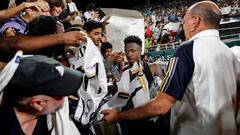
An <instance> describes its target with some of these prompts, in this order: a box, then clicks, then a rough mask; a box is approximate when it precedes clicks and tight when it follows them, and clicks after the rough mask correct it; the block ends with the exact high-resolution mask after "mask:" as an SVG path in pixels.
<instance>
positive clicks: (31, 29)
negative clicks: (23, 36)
mask: <svg viewBox="0 0 240 135" xmlns="http://www.w3.org/2000/svg"><path fill="white" fill-rule="evenodd" d="M46 26H47V27H46ZM56 31H57V18H56V17H53V16H39V17H37V18H35V19H34V20H32V21H31V22H30V23H29V24H28V26H27V29H26V33H27V35H30V36H43V35H50V34H55V33H56ZM35 53H36V54H41V55H45V56H48V57H54V58H55V59H57V57H58V56H60V55H62V54H64V45H61V46H60V45H57V46H52V47H47V48H43V49H40V50H39V51H36V52H35Z"/></svg>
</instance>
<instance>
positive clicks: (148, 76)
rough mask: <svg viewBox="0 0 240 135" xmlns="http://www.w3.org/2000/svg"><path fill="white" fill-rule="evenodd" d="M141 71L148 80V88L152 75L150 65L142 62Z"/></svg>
mask: <svg viewBox="0 0 240 135" xmlns="http://www.w3.org/2000/svg"><path fill="white" fill-rule="evenodd" d="M143 68H144V69H143V73H144V75H145V76H146V78H147V81H148V87H149V88H150V86H151V84H152V82H153V79H154V78H153V75H152V72H151V70H150V67H149V65H148V64H147V63H143Z"/></svg>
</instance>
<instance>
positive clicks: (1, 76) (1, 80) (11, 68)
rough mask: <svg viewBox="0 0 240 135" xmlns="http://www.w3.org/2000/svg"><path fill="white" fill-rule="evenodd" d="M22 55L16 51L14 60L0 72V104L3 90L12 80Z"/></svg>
mask: <svg viewBox="0 0 240 135" xmlns="http://www.w3.org/2000/svg"><path fill="white" fill-rule="evenodd" d="M22 55H23V52H22V51H18V52H17V53H16V54H15V56H14V58H13V59H12V60H11V61H10V62H9V63H8V64H7V65H6V66H5V67H4V68H3V70H2V71H1V72H0V102H1V101H2V95H3V91H2V90H3V89H4V88H5V87H6V86H7V84H8V83H9V81H10V80H11V79H12V77H13V75H14V73H15V71H16V70H17V68H18V65H19V63H20V58H21V56H22Z"/></svg>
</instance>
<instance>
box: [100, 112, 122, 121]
mask: <svg viewBox="0 0 240 135" xmlns="http://www.w3.org/2000/svg"><path fill="white" fill-rule="evenodd" d="M101 114H104V116H103V120H104V121H105V122H106V123H108V124H112V123H115V122H117V121H118V120H119V116H118V114H119V113H118V111H117V110H115V109H106V110H103V111H101Z"/></svg>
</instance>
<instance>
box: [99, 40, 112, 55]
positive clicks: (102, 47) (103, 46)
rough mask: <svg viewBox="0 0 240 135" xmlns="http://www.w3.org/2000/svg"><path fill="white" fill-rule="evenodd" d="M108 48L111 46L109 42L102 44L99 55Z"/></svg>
mask: <svg viewBox="0 0 240 135" xmlns="http://www.w3.org/2000/svg"><path fill="white" fill-rule="evenodd" d="M109 48H110V49H112V44H111V43H109V42H105V43H102V46H101V53H102V54H103V52H104V51H106V50H107V49H109Z"/></svg>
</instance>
